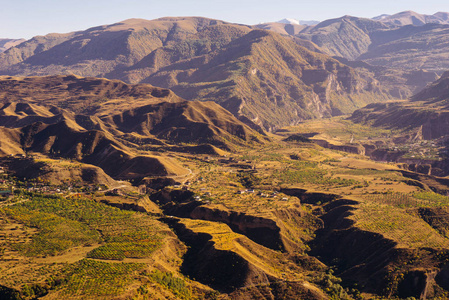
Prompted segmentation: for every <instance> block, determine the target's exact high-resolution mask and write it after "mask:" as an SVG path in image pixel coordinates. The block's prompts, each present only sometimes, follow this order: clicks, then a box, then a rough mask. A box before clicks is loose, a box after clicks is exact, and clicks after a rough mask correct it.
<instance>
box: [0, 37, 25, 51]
mask: <svg viewBox="0 0 449 300" xmlns="http://www.w3.org/2000/svg"><path fill="white" fill-rule="evenodd" d="M24 41H25V40H24V39H0V53H1V52H4V51H6V50H8V49H9V48H11V47H14V46H17V45H18V44H20V43H22V42H24Z"/></svg>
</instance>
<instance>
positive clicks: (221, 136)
mask: <svg viewBox="0 0 449 300" xmlns="http://www.w3.org/2000/svg"><path fill="white" fill-rule="evenodd" d="M0 86H2V96H1V97H2V99H3V102H4V104H3V105H2V106H1V107H0V126H2V127H1V128H2V130H3V133H4V134H3V135H2V143H1V145H0V148H1V151H2V152H3V153H5V154H9V153H13V152H14V151H15V152H14V153H18V154H21V153H25V152H27V153H41V154H44V155H47V156H50V157H62V158H69V159H75V160H77V161H80V162H84V163H88V164H93V165H96V166H99V167H101V168H102V169H103V170H104V171H105V172H106V173H107V174H108V175H110V176H112V177H114V178H122V179H125V178H136V177H146V176H167V175H182V174H185V173H186V172H187V171H186V170H185V169H184V168H183V167H181V166H180V165H179V163H178V162H177V161H176V160H175V159H173V158H169V157H168V156H166V155H164V154H161V153H160V151H161V150H163V149H164V147H166V149H169V148H170V147H172V146H174V145H190V146H194V145H201V144H209V145H215V146H217V147H220V148H222V149H225V150H230V149H232V148H233V147H235V146H236V145H243V144H251V143H259V142H262V141H263V140H264V137H263V136H262V135H260V134H259V133H257V132H255V131H253V130H252V129H250V128H249V127H248V126H246V125H245V124H243V123H242V122H240V121H238V120H237V119H236V118H235V117H234V116H233V115H232V114H230V113H229V112H228V111H226V110H225V109H223V108H222V107H220V106H219V105H217V104H216V103H212V102H204V103H203V102H198V101H186V100H182V99H180V98H179V97H177V96H175V95H174V94H173V93H172V92H170V91H169V90H164V89H159V88H154V87H152V86H150V85H148V84H142V85H127V84H125V83H123V82H119V81H109V80H106V79H97V78H78V77H75V76H49V77H28V78H8V79H4V80H3V81H1V82H0ZM98 91H101V93H99V92H98ZM11 95H15V96H16V97H17V98H14V97H12V96H11ZM67 96H69V98H66V97H67ZM108 97H109V98H108ZM117 97H118V98H117ZM7 99H8V100H16V101H9V102H6V101H7ZM19 99H20V100H19ZM67 99H70V100H69V101H67ZM18 101H20V102H18ZM61 103H64V104H65V105H63V106H64V107H65V108H64V109H62V108H59V107H57V106H56V105H58V106H61ZM86 112H89V113H90V114H86ZM146 148H151V149H159V150H158V151H159V153H158V152H154V153H152V152H147V153H145V154H142V153H141V150H142V149H146ZM14 149H16V150H14ZM139 149H140V150H139ZM12 150H14V151H13V152H11V151H12ZM184 151H187V152H188V151H189V147H185V148H184Z"/></svg>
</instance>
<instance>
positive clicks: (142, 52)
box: [0, 17, 390, 130]
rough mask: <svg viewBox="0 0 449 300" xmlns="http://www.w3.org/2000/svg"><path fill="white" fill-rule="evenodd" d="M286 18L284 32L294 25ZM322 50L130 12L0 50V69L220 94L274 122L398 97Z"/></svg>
mask: <svg viewBox="0 0 449 300" xmlns="http://www.w3.org/2000/svg"><path fill="white" fill-rule="evenodd" d="M282 26H284V27H282ZM282 26H281V27H279V26H278V27H279V28H278V30H277V31H278V32H280V33H284V32H283V31H285V33H287V31H289V30H290V29H289V27H288V26H289V25H288V24H287V25H282ZM300 27H301V26H300ZM269 28H273V27H269ZM301 28H302V27H301ZM298 31H299V28H293V31H292V32H291V33H294V34H295V33H297V32H298ZM302 47H305V48H307V49H308V50H307V49H304V48H302ZM321 51H322V50H320V49H319V48H318V47H316V45H315V44H313V43H311V42H309V41H304V40H301V39H298V38H296V37H295V38H288V37H285V36H280V35H278V34H274V33H270V32H269V31H263V30H258V29H256V30H254V29H253V28H251V27H249V26H244V25H237V24H231V23H226V22H222V21H217V20H211V19H205V18H194V17H182V18H181V17H180V18H162V19H157V20H152V21H148V20H141V19H130V20H125V21H123V22H120V23H116V24H112V25H106V26H100V27H95V28H91V29H88V30H86V31H79V32H73V33H69V34H64V35H57V34H52V35H48V36H44V37H36V38H33V39H31V40H29V41H26V42H24V43H22V44H21V45H19V46H18V47H15V48H11V49H9V50H8V51H5V52H4V53H2V54H0V74H5V75H14V76H18V75H20V76H23V75H53V74H76V75H79V76H96V77H107V78H116V79H120V80H124V81H125V82H130V83H138V82H145V83H151V84H152V85H155V86H160V87H163V88H170V89H172V90H173V91H175V93H177V94H178V95H180V96H181V97H183V98H185V99H187V100H200V101H215V102H217V103H219V104H220V105H222V106H223V107H225V108H226V109H228V110H230V111H231V112H232V113H233V114H234V115H236V116H237V117H239V118H240V119H241V120H243V121H245V122H247V121H246V120H248V119H249V120H251V121H252V122H254V123H256V124H257V125H259V126H262V127H264V128H265V129H266V130H272V129H273V128H278V127H280V126H284V125H288V124H294V123H296V122H299V121H301V120H304V119H309V118H317V117H318V118H319V117H326V116H331V115H338V114H342V113H349V112H352V111H353V110H354V109H356V108H359V107H361V106H363V105H365V104H367V103H371V102H375V101H381V100H384V99H386V98H388V97H390V95H388V93H385V92H384V91H383V90H382V89H381V88H379V87H378V84H377V82H376V80H374V79H372V78H371V75H370V74H365V75H360V74H358V73H357V72H356V71H353V70H351V68H348V67H345V66H343V65H342V64H339V63H338V62H336V61H334V60H332V59H331V58H330V57H327V56H326V55H323V54H316V53H313V52H321ZM273 61H275V62H276V65H273ZM272 66H274V68H273V69H272ZM255 70H258V71H255ZM253 73H254V74H253ZM262 108H263V109H262ZM267 109H269V110H270V111H268V110H267ZM271 111H274V112H276V113H275V115H273V116H271ZM284 115H285V117H284ZM247 124H251V122H250V121H248V122H247ZM254 128H256V127H254Z"/></svg>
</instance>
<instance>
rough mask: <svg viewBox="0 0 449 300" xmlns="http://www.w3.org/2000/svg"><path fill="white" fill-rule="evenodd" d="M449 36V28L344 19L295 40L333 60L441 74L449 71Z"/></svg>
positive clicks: (313, 28) (306, 31) (311, 29)
mask: <svg viewBox="0 0 449 300" xmlns="http://www.w3.org/2000/svg"><path fill="white" fill-rule="evenodd" d="M441 15H444V14H443V13H441ZM448 33H449V25H447V24H431V23H429V24H424V25H422V26H414V25H405V26H402V25H396V24H394V23H390V22H383V21H382V22H381V21H376V20H372V19H364V18H357V17H351V16H344V17H341V18H337V19H331V20H326V21H324V22H321V23H320V24H318V25H315V26H311V27H306V28H305V29H303V30H301V31H300V32H299V33H297V34H295V36H296V37H299V38H302V39H307V40H309V41H311V42H313V43H315V44H317V45H318V46H319V47H320V48H321V49H323V50H324V51H325V53H328V54H330V55H332V56H339V57H344V58H346V59H349V60H361V61H364V62H367V63H369V64H371V65H374V66H384V67H388V68H396V69H405V70H417V69H424V70H429V71H434V72H439V73H440V74H441V73H442V72H443V71H444V70H447V69H449V59H448V58H449V54H448V53H449V35H448Z"/></svg>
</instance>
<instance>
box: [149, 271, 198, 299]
mask: <svg viewBox="0 0 449 300" xmlns="http://www.w3.org/2000/svg"><path fill="white" fill-rule="evenodd" d="M149 277H150V280H151V281H153V282H157V283H159V284H160V285H162V286H164V287H165V288H167V289H168V290H170V291H171V292H172V293H173V294H175V295H176V296H177V297H179V298H181V299H191V297H192V295H191V291H190V289H189V288H188V287H187V285H186V282H185V281H184V280H183V279H181V278H177V277H174V276H173V274H171V273H167V272H161V271H158V270H155V271H154V272H152V273H151V274H150V275H149Z"/></svg>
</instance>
